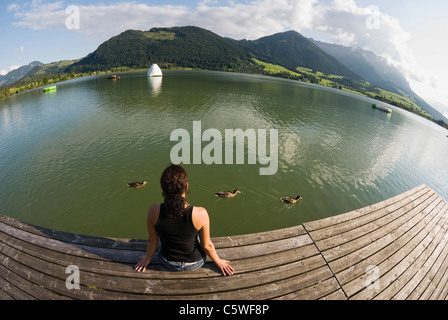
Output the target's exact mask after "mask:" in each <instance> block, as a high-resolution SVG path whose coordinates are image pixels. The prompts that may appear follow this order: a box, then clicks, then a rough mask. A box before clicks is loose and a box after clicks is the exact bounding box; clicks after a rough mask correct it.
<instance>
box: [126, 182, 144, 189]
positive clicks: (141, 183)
mask: <svg viewBox="0 0 448 320" xmlns="http://www.w3.org/2000/svg"><path fill="white" fill-rule="evenodd" d="M147 184H148V182H146V181H142V182H130V183H128V186H129V187H131V188H136V189H140V188H141V187H143V186H145V185H147Z"/></svg>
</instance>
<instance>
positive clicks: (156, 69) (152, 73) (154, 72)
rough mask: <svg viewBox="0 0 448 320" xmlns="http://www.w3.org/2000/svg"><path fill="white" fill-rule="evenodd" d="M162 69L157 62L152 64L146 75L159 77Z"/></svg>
mask: <svg viewBox="0 0 448 320" xmlns="http://www.w3.org/2000/svg"><path fill="white" fill-rule="evenodd" d="M161 76H162V70H161V69H160V67H159V66H158V65H157V64H153V65H152V66H151V67H150V68H149V70H148V77H151V78H152V77H161Z"/></svg>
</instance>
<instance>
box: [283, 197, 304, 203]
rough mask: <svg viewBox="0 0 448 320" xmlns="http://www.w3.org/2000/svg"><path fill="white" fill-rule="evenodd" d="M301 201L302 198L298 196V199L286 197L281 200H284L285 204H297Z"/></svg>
mask: <svg viewBox="0 0 448 320" xmlns="http://www.w3.org/2000/svg"><path fill="white" fill-rule="evenodd" d="M300 199H303V198H302V197H301V196H297V198H291V197H286V198H281V199H280V200H282V201H283V202H284V203H297V202H298V201H299V200H300Z"/></svg>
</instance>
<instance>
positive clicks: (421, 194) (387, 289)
mask: <svg viewBox="0 0 448 320" xmlns="http://www.w3.org/2000/svg"><path fill="white" fill-rule="evenodd" d="M213 242H214V244H215V246H216V248H217V250H218V252H219V254H220V256H221V257H222V258H225V259H228V260H230V261H231V264H232V266H233V267H234V268H235V270H236V272H235V274H234V275H233V276H230V277H229V276H228V277H223V276H221V275H220V274H219V272H218V270H217V268H216V267H215V266H214V264H213V263H212V262H210V261H208V262H207V263H206V265H205V266H204V267H203V268H201V269H199V270H197V271H194V272H182V273H176V272H170V271H166V270H165V269H164V268H163V266H162V265H161V263H160V261H159V258H158V255H157V254H155V255H154V258H153V261H152V263H151V265H150V267H149V269H148V270H147V271H146V272H145V273H138V272H135V271H134V270H133V266H134V265H135V263H136V262H137V261H138V260H139V257H140V256H141V255H143V254H144V253H145V250H146V241H145V240H126V239H112V238H104V237H92V236H85V235H77V234H73V233H67V232H61V231H57V230H50V229H47V228H43V227H38V226H33V225H30V224H26V223H23V222H20V221H18V220H15V219H12V218H9V217H7V216H3V215H0V299H188V300H193V299H201V300H205V299H227V300H237V299H252V300H262V299H287V300H291V299H446V298H447V295H448V270H447V267H448V258H447V257H448V246H447V245H446V244H447V242H448V204H447V202H446V201H445V200H443V199H442V198H441V197H440V196H438V195H437V194H436V193H435V192H434V191H433V190H432V189H430V188H429V187H427V186H425V185H422V186H420V187H418V188H416V189H413V190H411V191H409V192H406V193H404V194H402V195H399V196H396V197H394V198H391V199H389V200H386V201H383V202H381V203H378V204H375V205H372V206H369V207H367V208H363V209H359V210H356V211H353V212H350V213H346V214H343V215H340V216H336V217H332V218H328V219H324V220H320V221H315V222H310V223H305V224H303V225H300V226H297V227H293V228H287V229H281V230H276V231H270V232H263V233H257V234H250V235H242V236H232V237H220V238H214V239H213ZM69 266H77V267H78V268H79V275H80V278H79V280H80V281H79V283H80V288H79V289H76V288H73V289H69V288H67V286H66V280H67V278H68V277H69V276H70V275H71V273H70V272H69V273H67V267H69Z"/></svg>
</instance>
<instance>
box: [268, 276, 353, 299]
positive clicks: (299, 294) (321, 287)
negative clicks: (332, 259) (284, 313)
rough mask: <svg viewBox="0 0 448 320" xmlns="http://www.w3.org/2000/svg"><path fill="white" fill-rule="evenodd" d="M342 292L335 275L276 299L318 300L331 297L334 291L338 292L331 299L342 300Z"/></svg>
mask: <svg viewBox="0 0 448 320" xmlns="http://www.w3.org/2000/svg"><path fill="white" fill-rule="evenodd" d="M340 292H341V287H340V286H339V283H338V282H337V281H336V279H335V278H334V277H331V278H328V279H325V280H323V281H320V282H319V283H316V284H314V285H311V286H309V287H306V288H303V289H301V290H298V291H295V292H292V293H289V294H287V295H284V296H281V297H278V298H276V300H318V299H321V298H323V297H329V296H331V295H332V294H334V293H337V294H335V295H334V296H333V298H331V299H332V300H341V298H342V296H341V295H340ZM343 297H344V298H343V299H346V297H345V295H344V296H343Z"/></svg>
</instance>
